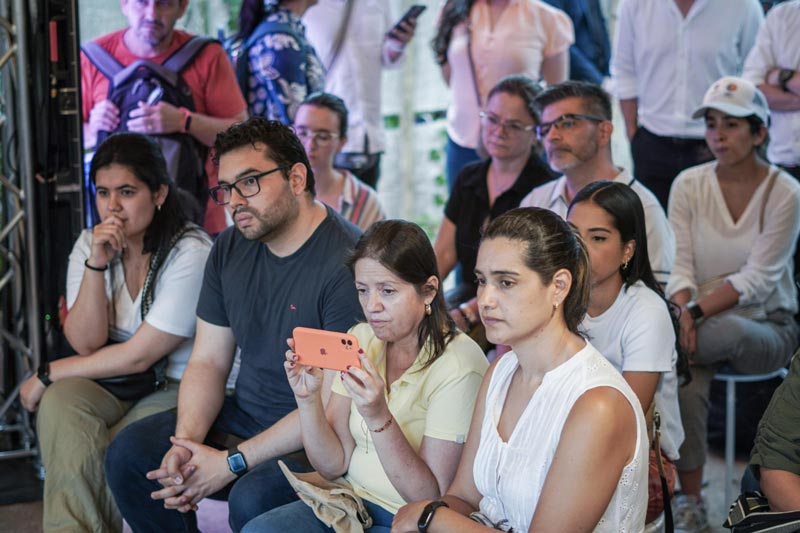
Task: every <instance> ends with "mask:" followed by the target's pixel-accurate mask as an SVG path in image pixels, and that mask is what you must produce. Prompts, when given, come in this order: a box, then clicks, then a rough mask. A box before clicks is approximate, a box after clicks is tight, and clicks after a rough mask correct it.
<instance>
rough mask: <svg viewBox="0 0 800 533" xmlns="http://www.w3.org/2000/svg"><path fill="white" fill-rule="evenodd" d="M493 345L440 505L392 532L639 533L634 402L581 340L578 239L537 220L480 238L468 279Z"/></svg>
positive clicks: (418, 506) (640, 447) (583, 255)
mask: <svg viewBox="0 0 800 533" xmlns="http://www.w3.org/2000/svg"><path fill="white" fill-rule="evenodd" d="M475 274H476V276H477V278H478V306H479V311H480V316H481V320H482V321H483V324H484V325H485V327H486V337H487V338H488V339H489V340H490V341H491V342H493V343H497V344H505V345H509V346H511V348H512V351H511V352H508V353H506V354H505V355H503V356H502V357H500V358H499V359H497V360H496V361H495V362H494V363H493V364H492V366H491V367H490V368H489V371H488V372H487V374H486V376H485V377H484V380H483V384H482V385H481V390H480V392H479V394H478V400H477V403H476V405H475V413H474V414H473V417H472V425H471V426H470V431H469V434H468V436H467V442H466V444H465V446H464V453H463V455H462V456H461V462H460V464H459V466H458V471H457V472H456V477H455V479H454V480H453V484H452V485H451V486H450V489H449V490H448V491H447V494H446V495H445V496H444V497H443V498H442V500H439V501H434V502H431V501H429V500H427V501H421V502H415V503H412V504H409V505H407V506H405V507H403V508H402V509H400V511H399V512H398V513H397V515H396V516H395V520H394V523H393V525H392V531H399V532H407V531H415V530H418V531H420V532H423V533H424V532H426V531H427V532H429V533H438V532H452V531H460V532H472V531H492V530H494V529H501V530H502V531H510V530H512V529H513V531H515V532H523V531H588V530H594V531H608V532H611V531H613V532H615V533H616V532H619V531H641V530H642V528H643V526H644V518H645V510H646V508H647V452H648V446H647V434H646V431H645V423H644V415H643V413H642V409H641V407H640V406H639V401H638V399H637V397H636V394H635V393H634V392H633V390H631V388H630V386H629V385H628V384H627V383H626V382H625V380H624V379H623V378H622V376H621V375H620V374H619V372H617V371H616V370H615V369H614V367H613V366H612V365H611V364H610V363H609V362H608V361H607V360H606V359H605V358H604V357H603V356H602V355H601V354H600V353H599V352H598V351H597V350H596V349H595V348H594V347H593V346H592V345H591V344H590V343H589V342H587V341H586V340H585V339H584V338H583V337H581V336H580V335H579V334H578V333H577V331H578V325H579V324H580V322H581V320H582V319H583V316H584V314H585V313H586V306H587V304H588V301H589V290H590V277H591V274H590V269H589V258H588V255H587V252H586V248H585V246H584V244H583V242H582V241H581V239H580V237H579V236H578V235H576V234H575V233H574V232H573V231H572V230H571V229H570V227H569V225H568V224H567V223H566V222H565V221H564V220H563V219H562V218H561V217H559V216H558V215H556V214H555V213H553V212H552V211H549V210H547V209H539V208H535V207H529V208H518V209H513V210H511V211H508V212H507V213H505V214H503V215H501V216H499V217H498V218H496V219H494V220H493V221H492V222H491V223H490V224H489V226H488V228H487V229H486V232H485V234H484V239H483V242H482V243H481V245H480V249H479V251H478V261H477V266H476V268H475Z"/></svg>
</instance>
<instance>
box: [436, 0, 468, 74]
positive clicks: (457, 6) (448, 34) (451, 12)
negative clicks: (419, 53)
mask: <svg viewBox="0 0 800 533" xmlns="http://www.w3.org/2000/svg"><path fill="white" fill-rule="evenodd" d="M474 3H475V0H447V3H446V4H445V5H444V7H443V8H442V15H441V17H440V18H439V28H438V29H437V30H436V35H435V36H434V38H433V40H432V41H431V46H432V47H433V54H434V59H435V60H436V63H438V64H439V65H444V64H445V63H447V49H448V48H449V47H450V39H451V38H452V37H453V29H454V28H455V27H456V26H458V25H459V24H460V23H462V22H464V21H466V20H468V19H469V13H470V11H471V10H472V6H473V4H474Z"/></svg>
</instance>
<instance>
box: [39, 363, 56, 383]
mask: <svg viewBox="0 0 800 533" xmlns="http://www.w3.org/2000/svg"><path fill="white" fill-rule="evenodd" d="M36 377H38V378H39V381H41V382H42V384H43V385H44V386H45V387H49V386H50V385H52V384H53V381H52V380H51V379H50V363H48V362H47V361H42V363H41V364H40V365H39V370H38V371H37V372H36Z"/></svg>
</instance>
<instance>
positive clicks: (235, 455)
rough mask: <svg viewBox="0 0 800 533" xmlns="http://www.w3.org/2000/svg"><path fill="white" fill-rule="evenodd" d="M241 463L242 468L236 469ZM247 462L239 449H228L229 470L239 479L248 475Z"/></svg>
mask: <svg viewBox="0 0 800 533" xmlns="http://www.w3.org/2000/svg"><path fill="white" fill-rule="evenodd" d="M239 461H241V466H242V468H236V467H235V466H234V465H235V464H236V463H237V462H239ZM247 468H248V465H247V460H246V459H245V458H244V454H243V453H242V452H241V451H240V450H239V448H237V447H235V446H234V447H233V448H230V449H228V469H229V470H230V471H231V473H232V474H233V475H235V476H236V477H237V478H238V477H242V476H243V475H244V474H246V473H247Z"/></svg>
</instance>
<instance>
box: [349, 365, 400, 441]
mask: <svg viewBox="0 0 800 533" xmlns="http://www.w3.org/2000/svg"><path fill="white" fill-rule="evenodd" d="M358 359H359V360H360V361H361V368H356V367H354V366H352V367H350V368H349V369H348V371H347V372H342V384H343V385H344V388H345V389H346V390H347V392H348V394H350V398H351V399H352V401H353V403H355V405H356V408H357V409H358V412H359V413H360V414H361V416H362V418H363V419H364V422H366V423H367V425H368V426H369V427H372V428H375V427H379V426H380V425H381V424H383V423H385V422H386V420H388V418H389V417H390V416H391V413H390V412H389V406H388V405H386V393H385V392H384V391H385V390H386V382H385V381H383V378H382V377H381V375H380V373H378V369H377V368H375V365H374V364H372V361H370V360H369V358H368V357H367V356H366V355H365V354H364V352H363V351H359V354H358Z"/></svg>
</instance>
